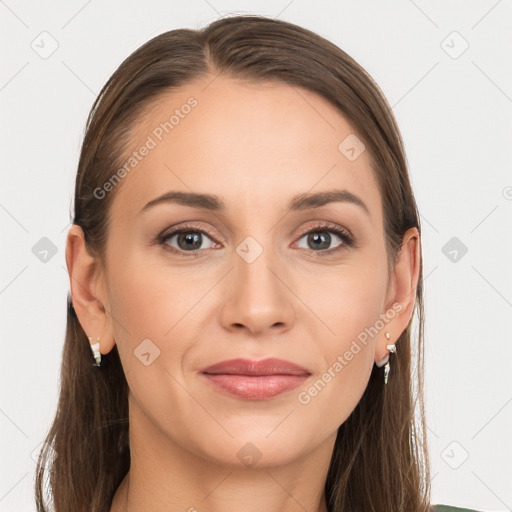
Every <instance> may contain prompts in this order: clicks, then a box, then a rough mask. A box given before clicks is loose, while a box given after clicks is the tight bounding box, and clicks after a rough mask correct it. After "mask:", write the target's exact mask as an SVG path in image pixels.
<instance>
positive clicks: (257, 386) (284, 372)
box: [200, 358, 311, 400]
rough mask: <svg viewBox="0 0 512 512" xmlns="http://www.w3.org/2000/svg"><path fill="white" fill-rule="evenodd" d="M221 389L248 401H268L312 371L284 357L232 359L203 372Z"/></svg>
mask: <svg viewBox="0 0 512 512" xmlns="http://www.w3.org/2000/svg"><path fill="white" fill-rule="evenodd" d="M200 374H201V376H203V377H204V378H205V379H206V380H207V381H208V382H209V383H210V384H211V385H212V386H213V387H214V389H216V390H217V391H220V392H223V393H225V394H228V395H231V396H234V397H236V398H242V399H245V400H268V399H271V398H274V397H275V396H277V395H280V394H282V393H285V392H286V391H290V390H292V389H295V388H296V387H298V386H300V385H301V384H303V383H304V382H305V381H306V380H307V379H308V378H309V376H310V375H311V373H310V372H309V371H308V370H306V369H305V368H302V367H301V366H299V365H297V364H295V363H291V362H289V361H284V360H282V359H274V358H271V359H264V360H262V361H250V360H247V359H231V360H229V361H221V362H220V363H216V364H214V365H212V366H208V367H207V368H204V369H203V370H201V372H200Z"/></svg>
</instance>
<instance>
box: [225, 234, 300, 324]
mask: <svg viewBox="0 0 512 512" xmlns="http://www.w3.org/2000/svg"><path fill="white" fill-rule="evenodd" d="M257 236H258V238H259V239H260V240H262V239H263V238H265V241H264V242H265V246H264V245H263V243H260V241H258V240H257V239H256V237H253V236H248V237H246V238H245V239H244V240H242V242H241V243H240V244H239V245H238V246H237V247H236V249H235V253H234V254H233V266H234V269H233V272H231V277H230V282H229V283H228V292H227V296H226V301H225V304H224V311H223V321H224V322H225V324H226V327H229V326H233V325H235V324H236V325H238V326H239V325H240V324H241V325H243V326H245V327H247V328H248V329H249V330H250V331H252V332H257V331H263V330H265V329H266V328H268V327H271V326H273V325H276V324H279V325H282V324H289V323H290V322H291V316H290V315H291V313H292V305H291V304H290V302H289V300H290V296H289V293H287V289H286V286H285V285H284V284H283V282H282V281H281V279H282V278H280V277H279V273H280V271H281V270H280V269H281V268H282V265H280V263H279V258H278V257H277V254H276V253H277V251H276V249H275V248H274V247H273V244H272V242H271V239H272V236H271V234H268V233H267V234H264V233H263V234H260V235H257ZM262 242H263V240H262ZM283 281H285V282H286V279H283ZM228 324H229V325H228Z"/></svg>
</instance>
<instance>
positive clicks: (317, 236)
mask: <svg viewBox="0 0 512 512" xmlns="http://www.w3.org/2000/svg"><path fill="white" fill-rule="evenodd" d="M310 240H313V245H314V246H315V247H316V248H317V249H318V248H319V247H320V248H321V249H327V248H329V245H330V242H331V235H329V233H326V232H325V231H322V232H318V233H311V235H310ZM322 241H324V244H323V246H322ZM318 242H319V243H318Z"/></svg>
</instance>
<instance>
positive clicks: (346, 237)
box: [157, 222, 356, 257]
mask: <svg viewBox="0 0 512 512" xmlns="http://www.w3.org/2000/svg"><path fill="white" fill-rule="evenodd" d="M191 232H192V233H202V234H203V235H206V236H208V237H210V238H212V239H214V236H213V234H212V233H209V232H208V230H205V229H200V228H198V227H197V226H194V225H192V224H185V225H183V226H181V227H180V228H178V229H175V230H173V231H170V232H168V233H164V234H162V235H159V236H158V237H157V242H158V243H159V244H160V245H162V246H164V249H165V250H168V251H170V252H172V253H174V254H180V255H183V256H191V257H200V256H201V252H203V251H205V250H208V249H197V250H195V251H182V250H178V249H175V248H171V247H170V246H169V244H167V241H168V240H169V239H170V238H172V237H173V236H175V235H179V234H181V233H191ZM323 232H327V233H334V234H335V235H337V236H338V237H339V238H340V239H341V240H342V242H343V243H342V244H341V245H339V246H338V247H335V248H334V249H326V250H321V251H313V250H311V252H312V253H313V254H315V255H319V256H329V255H332V254H335V253H338V252H341V251H344V250H346V249H347V247H355V246H356V243H355V240H354V237H353V236H352V235H351V233H350V232H349V231H348V230H347V229H345V228H342V227H340V226H337V225H336V224H331V223H330V222H321V223H320V224H317V225H315V226H312V227H311V226H310V227H308V228H306V229H304V230H302V231H301V232H300V233H299V238H298V239H299V240H300V239H301V238H302V237H303V236H305V235H308V234H310V233H323Z"/></svg>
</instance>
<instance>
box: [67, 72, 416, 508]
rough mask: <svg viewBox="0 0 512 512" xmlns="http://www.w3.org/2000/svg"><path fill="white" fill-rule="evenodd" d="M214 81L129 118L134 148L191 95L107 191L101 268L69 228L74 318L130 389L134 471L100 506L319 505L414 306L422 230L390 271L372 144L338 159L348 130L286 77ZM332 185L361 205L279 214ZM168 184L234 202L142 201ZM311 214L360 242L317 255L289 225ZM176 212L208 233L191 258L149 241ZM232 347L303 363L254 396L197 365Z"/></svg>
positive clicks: (173, 243)
mask: <svg viewBox="0 0 512 512" xmlns="http://www.w3.org/2000/svg"><path fill="white" fill-rule="evenodd" d="M211 80H212V79H211V77H209V79H208V80H200V81H197V82H194V83H192V84H189V85H187V86H184V87H182V88H181V89H179V90H175V91H173V92H172V93H166V94H165V95H164V96H161V97H160V98H159V99H158V101H157V102H156V103H154V104H153V105H152V107H151V108H150V109H148V110H147V113H146V114H145V117H144V118H143V119H140V120H139V123H138V124H137V129H136V130H135V131H133V133H132V138H133V148H132V149H136V148H138V147H140V145H141V144H142V143H143V142H144V141H145V140H146V138H147V136H148V134H150V133H151V130H152V129H153V128H154V127H155V126H158V124H159V123H160V122H162V121H163V120H165V119H166V118H168V112H172V111H173V110H174V109H175V108H179V107H180V106H181V105H183V104H184V103H186V101H187V99H188V98H189V97H190V96H193V97H194V98H196V99H197V100H198V106H197V107H195V109H193V110H192V112H191V113H190V114H189V115H188V116H186V118H185V119H183V120H181V122H180V124H179V125H178V126H176V127H175V128H174V130H173V131H172V133H170V134H168V135H167V136H166V137H165V138H164V140H162V141H161V142H160V143H159V144H158V145H157V147H156V148H154V149H153V150H152V151H151V152H150V153H149V154H148V155H147V156H145V157H144V159H143V160H142V161H141V162H140V163H139V164H138V165H137V167H136V170H134V171H132V172H131V173H130V174H128V175H127V176H126V177H125V178H123V180H122V182H121V183H120V184H119V185H117V186H118V187H119V189H118V190H116V196H115V199H114V202H113V205H112V210H111V212H110V216H111V225H110V231H109V237H108V243H107V256H106V262H105V263H106V265H105V266H102V265H101V262H99V261H96V260H95V259H93V258H92V257H91V256H90V255H89V254H88V252H87V251H86V249H85V245H84V238H83V233H82V230H81V229H80V227H78V226H76V225H74V226H72V228H71V229H70V230H69V234H68V239H67V251H66V260H67V265H68V270H69V275H70V284H71V292H72V298H73V304H74V307H75V310H76V311H77V314H78V317H79V320H80V323H81V325H82V327H83V328H84V331H85V332H86V333H87V335H88V336H101V352H102V354H106V353H108V352H109V351H110V350H112V348H113V346H114V344H117V348H118V350H119V354H120V357H121V361H122V364H123V368H124V371H125V373H126V378H127V381H128V384H129V387H130V393H129V411H130V412H129V422H130V448H131V457H132V461H131V469H130V471H129V473H128V475H127V477H126V478H125V479H124V481H123V482H122V484H121V486H120V487H119V489H118V491H117V493H116V495H115V497H114V500H113V504H112V508H111V511H112V512H118V511H129V512H132V511H139V512H144V511H149V510H151V511H164V510H165V511H169V510H189V511H190V512H192V511H194V510H197V511H199V512H225V511H226V510H244V511H247V512H252V511H261V510H265V511H268V512H272V511H275V512H278V511H279V512H281V511H286V512H290V511H299V510H300V511H303V510H311V511H326V510H327V508H326V503H325V498H324V495H323V489H324V485H325V479H326V476H327V471H328V466H329V461H330V458H331V454H332V450H333V447H334V442H335V439H336V433H337V429H338V427H339V426H340V425H341V424H342V423H343V422H344V421H345V420H346V419H347V417H348V416H349V415H350V413H351V412H352V411H353V410H354V408H355V406H356V405H357V403H358V401H359V400H360V398H361V396H362V394H363V392H364V390H365V388H366V386H367V383H368V380H369V377H370V373H371V371H372V367H373V365H374V363H375V362H377V361H380V360H382V359H383V358H385V356H386V355H387V354H388V353H389V352H388V350H387V349H386V345H387V344H389V343H394V342H395V341H396V340H397V338H398V337H399V336H400V334H401V333H402V332H403V331H404V330H405V328H406V327H407V325H408V323H409V320H410V318H411V315H412V310H413V305H414V298H415V294H416V286H417V282H418V275H419V261H420V249H419V235H418V232H417V230H416V229H415V228H412V229H411V230H409V231H408V232H407V233H406V234H405V235H404V245H403V248H402V250H401V251H400V252H399V254H398V256H397V259H396V264H395V266H394V269H393V270H392V272H391V273H389V272H388V261H387V255H386V250H385V237H384V230H383V216H382V202H381V196H380V193H379V189H378V186H377V181H376V179H375V177H374V175H373V172H372V170H371V168H370V155H369V154H368V151H364V152H363V153H362V154H361V155H360V156H359V157H358V158H357V159H356V160H355V161H349V160H348V159H347V158H346V157H345V156H344V155H343V154H342V153H341V152H340V151H339V150H338V145H339V144H340V142H341V141H342V140H343V139H345V137H347V136H348V135H349V134H351V133H354V129H353V127H352V126H351V125H350V124H349V123H348V122H347V120H346V119H345V118H344V117H343V116H342V115H341V114H340V113H339V112H338V111H337V110H336V109H335V108H334V107H333V106H332V105H331V104H330V103H328V102H327V100H325V99H323V98H322V97H320V96H318V95H316V94H314V93H312V92H309V91H306V90H302V89H298V88H292V87H290V86H288V85H285V84H276V83H273V84H272V83H267V84H261V83H260V84H255V83H249V82H242V81H239V80H234V79H232V78H227V77H217V78H216V79H215V80H214V81H213V82H211ZM207 84H209V85H208V86H207ZM331 189H346V190H348V191H350V192H351V193H353V194H355V195H357V196H358V197H359V198H361V200H362V201H364V203H365V204H366V206H367V208H368V212H369V213H367V212H365V211H364V209H363V208H361V207H360V206H358V205H356V204H353V203H350V202H334V203H329V204H327V205H325V206H323V207H321V208H315V209H309V210H306V211H297V212H296V211H292V212H287V211H286V208H287V205H288V202H289V200H290V198H291V197H292V196H294V195H296V194H300V193H307V192H318V191H326V190H331ZM171 190H175V191H183V192H191V191H192V192H197V193H210V194H216V195H218V196H220V197H221V198H222V199H223V200H224V201H225V203H226V205H227V209H226V211H225V212H211V211H207V210H202V209H198V208H192V207H189V206H183V205H179V204H160V205H158V206H155V207H154V208H152V209H150V210H148V211H147V212H145V213H140V211H141V209H142V208H143V206H144V205H145V204H146V203H148V202H149V201H151V200H152V199H154V198H155V197H157V196H159V195H161V194H163V193H164V192H167V191H171ZM318 221H329V222H331V223H333V224H335V225H338V226H341V227H344V228H346V229H348V230H349V231H350V232H351V233H352V234H353V236H354V238H355V240H356V242H357V246H356V247H349V246H347V245H343V242H342V240H341V239H340V238H338V237H337V235H336V234H335V233H332V232H331V231H328V233H329V234H331V242H330V244H329V242H327V243H326V246H323V247H327V248H328V249H331V248H337V247H342V250H341V251H340V252H337V253H333V254H331V255H325V256H320V252H321V251H322V249H317V248H315V246H314V245H313V244H309V245H308V235H307V234H306V235H301V234H300V230H301V229H303V228H308V227H311V231H314V229H313V228H316V227H317V226H316V224H318ZM184 222H190V223H192V224H194V226H197V229H203V230H205V229H208V230H209V231H210V232H211V234H208V235H205V236H203V238H202V245H201V246H200V247H201V249H200V250H199V252H200V253H201V254H200V256H199V257H197V258H194V257H191V256H189V255H188V254H189V253H186V246H185V244H183V243H182V244H181V245H178V237H176V236H175V237H172V238H170V239H168V240H167V241H166V242H165V244H167V246H168V247H169V246H170V247H172V248H174V249H175V250H176V251H180V250H181V252H180V253H172V252H170V251H169V250H166V249H165V247H164V245H161V244H158V243H156V242H155V239H156V238H157V237H158V235H159V234H161V233H162V232H163V231H164V230H166V229H167V228H169V227H172V226H176V227H180V226H178V225H179V224H181V225H182V224H183V223H184ZM317 231H322V232H325V228H319V229H317ZM247 236H251V237H253V238H254V239H255V240H256V241H257V243H258V244H259V245H260V246H261V248H262V249H263V252H262V254H261V255H259V257H257V258H256V259H255V261H253V262H252V263H248V262H247V261H246V260H244V259H243V258H242V257H240V256H239V254H238V253H237V252H236V248H237V247H238V246H239V245H240V244H241V242H242V241H243V240H244V239H245V238H246V237H247ZM199 243H201V242H199ZM184 246H185V248H184ZM323 251H324V252H325V249H323ZM393 304H400V306H401V310H400V312H399V313H397V314H396V315H395V316H394V318H393V319H392V320H390V321H389V323H387V324H386V326H385V328H384V329H382V330H380V331H379V333H378V335H377V336H375V337H374V338H371V337H369V338H368V342H367V344H366V345H363V344H360V345H361V347H362V349H361V350H360V351H359V352H358V353H357V355H355V356H354V357H353V359H352V360H351V361H349V362H348V363H347V364H346V366H344V368H343V370H342V371H340V372H339V373H337V374H336V376H335V377H334V378H332V380H331V381H330V382H329V383H328V384H327V385H326V386H325V387H324V388H323V389H322V390H321V392H319V393H318V394H317V395H316V396H314V397H312V398H311V401H310V402H309V403H308V404H305V405H304V404H301V403H300V402H299V401H298V398H297V397H298V395H299V393H300V392H301V391H304V390H307V389H308V388H310V387H311V385H312V384H313V383H314V382H315V381H318V379H319V378H320V377H321V376H322V374H324V372H326V371H327V370H328V368H329V367H332V366H333V363H334V362H335V361H336V360H337V357H338V356H339V355H343V354H344V353H345V352H346V351H347V350H348V349H349V347H350V346H351V344H352V342H353V340H355V339H356V338H357V336H358V334H359V333H360V332H361V331H364V329H365V327H368V326H372V325H374V324H375V322H376V320H378V319H379V315H380V314H384V313H386V311H388V310H389V309H390V308H392V305H393ZM385 332H389V333H390V335H391V338H390V339H389V340H387V339H386V338H385V335H384V333H385ZM144 339H150V340H151V341H152V343H154V345H156V346H157V347H158V349H159V350H160V355H159V357H157V358H156V359H155V360H154V361H153V362H152V363H151V364H149V365H148V366H145V365H144V364H142V363H141V361H140V360H139V359H138V358H137V357H136V356H135V355H134V350H136V349H137V347H138V346H139V344H140V343H141V342H142V340H144ZM397 349H398V350H400V347H399V346H397ZM235 357H241V358H248V359H255V360H260V359H265V358H267V357H277V358H281V359H285V360H289V361H292V362H294V363H296V364H299V365H301V366H303V367H305V368H306V369H307V370H308V371H309V372H311V374H312V375H311V376H310V377H309V378H308V380H307V381H306V382H305V383H304V385H303V386H301V387H299V388H297V389H294V390H292V391H288V392H286V393H284V394H282V395H279V396H277V397H274V398H273V399H271V400H265V401H247V400H242V399H238V398H234V397H231V396H228V395H225V394H223V393H220V392H219V391H217V390H215V389H213V388H212V387H211V386H210V385H209V384H208V382H205V381H204V379H203V378H201V377H200V376H199V374H198V372H199V371H200V369H202V368H204V367H205V366H207V365H210V364H213V363H216V362H219V361H222V360H226V359H232V358H235ZM391 372H392V369H391ZM391 377H392V375H391ZM391 377H390V378H391ZM383 385H384V384H383ZM247 443H252V444H253V445H254V446H255V447H256V448H257V452H255V453H259V455H260V458H259V460H257V463H256V465H254V466H252V467H248V466H247V465H246V464H245V463H244V462H243V460H241V459H240V458H239V457H238V456H237V453H238V452H239V450H240V449H241V448H243V447H244V446H246V444H247ZM248 449H249V448H247V447H246V448H245V450H248ZM249 450H253V451H254V449H253V448H251V449H249Z"/></svg>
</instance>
